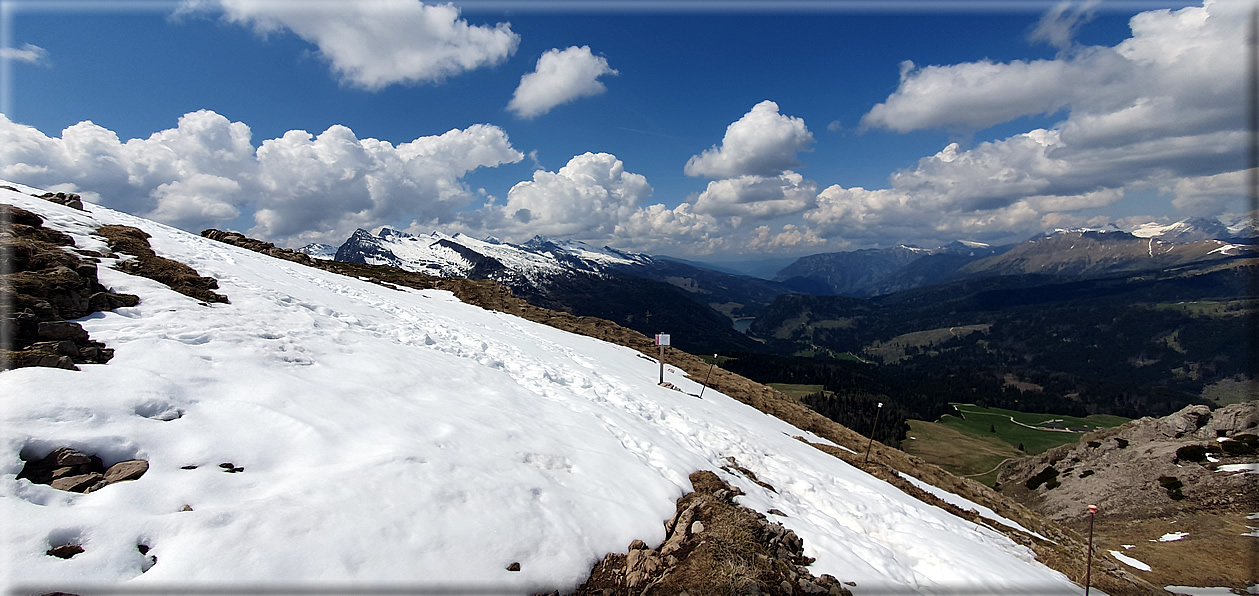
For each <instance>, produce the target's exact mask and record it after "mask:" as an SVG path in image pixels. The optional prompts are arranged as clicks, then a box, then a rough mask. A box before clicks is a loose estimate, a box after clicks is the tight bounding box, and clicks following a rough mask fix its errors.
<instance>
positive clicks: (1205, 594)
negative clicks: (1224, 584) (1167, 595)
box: [1163, 586, 1235, 596]
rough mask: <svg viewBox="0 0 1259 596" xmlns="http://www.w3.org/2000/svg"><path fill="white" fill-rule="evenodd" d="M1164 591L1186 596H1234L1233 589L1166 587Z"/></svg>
mask: <svg viewBox="0 0 1259 596" xmlns="http://www.w3.org/2000/svg"><path fill="white" fill-rule="evenodd" d="M1163 589H1164V590H1167V591H1168V592H1171V593H1173V594H1185V595H1186V596H1233V594H1235V592H1233V589H1232V588H1195V587H1193V586H1164V587H1163Z"/></svg>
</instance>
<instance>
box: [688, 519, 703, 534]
mask: <svg viewBox="0 0 1259 596" xmlns="http://www.w3.org/2000/svg"><path fill="white" fill-rule="evenodd" d="M703 531H704V522H702V521H698V520H697V521H695V522H694V523H692V524H691V533H692V534H699V533H701V532H703Z"/></svg>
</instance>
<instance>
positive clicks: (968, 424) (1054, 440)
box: [936, 403, 1128, 455]
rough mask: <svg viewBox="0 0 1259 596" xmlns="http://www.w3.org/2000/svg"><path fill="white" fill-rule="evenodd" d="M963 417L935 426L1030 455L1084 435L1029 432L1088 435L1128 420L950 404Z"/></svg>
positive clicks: (945, 417) (1102, 416)
mask: <svg viewBox="0 0 1259 596" xmlns="http://www.w3.org/2000/svg"><path fill="white" fill-rule="evenodd" d="M950 405H952V406H953V407H954V408H956V409H957V410H958V412H960V413H961V414H962V416H961V417H958V416H948V415H946V416H941V417H940V420H939V421H937V422H936V423H937V424H940V425H943V426H946V427H948V428H952V429H954V430H957V431H958V432H961V433H964V434H967V435H970V436H978V437H984V436H986V437H992V438H996V439H999V440H1001V441H1004V442H1006V443H1007V444H1009V445H1010V446H1012V447H1016V448H1017V447H1018V446H1019V445H1023V450H1024V451H1025V452H1026V453H1028V454H1029V455H1036V454H1038V453H1044V452H1045V451H1048V450H1050V449H1053V448H1054V447H1057V446H1059V445H1066V444H1069V443H1075V442H1076V441H1079V440H1080V437H1081V436H1083V434H1084V433H1081V432H1069V431H1063V430H1041V429H1038V428H1029V427H1031V426H1041V425H1049V424H1053V425H1056V426H1060V427H1071V428H1083V429H1087V430H1088V431H1093V430H1097V429H1099V428H1107V427H1111V426H1119V425H1120V424H1123V423H1124V422H1127V421H1128V419H1127V418H1121V417H1119V416H1104V415H1098V414H1094V415H1092V416H1086V417H1076V416H1061V415H1057V414H1040V413H1029V412H1016V411H1014V410H1006V409H1002V408H984V407H980V406H975V405H970V404H957V403H955V404H950Z"/></svg>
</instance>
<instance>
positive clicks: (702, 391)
mask: <svg viewBox="0 0 1259 596" xmlns="http://www.w3.org/2000/svg"><path fill="white" fill-rule="evenodd" d="M714 366H717V355H716V354H713V361H712V362H710V363H709V364H708V376H706V377H704V386H703V387H700V388H699V398H700V399H704V390H705V389H708V379H711V378H712V376H713V367H714Z"/></svg>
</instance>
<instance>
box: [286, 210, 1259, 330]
mask: <svg viewBox="0 0 1259 596" xmlns="http://www.w3.org/2000/svg"><path fill="white" fill-rule="evenodd" d="M1247 230H1248V228H1246V227H1245V225H1244V222H1238V223H1237V224H1235V225H1233V226H1228V225H1225V224H1223V223H1221V222H1218V221H1212V220H1205V219H1190V220H1184V221H1180V222H1176V223H1173V224H1154V223H1149V224H1143V225H1140V226H1137V227H1135V228H1133V229H1132V230H1130V231H1123V230H1119V229H1117V228H1111V229H1106V230H1091V229H1090V230H1056V231H1054V232H1052V233H1048V234H1044V235H1041V236H1038V237H1035V238H1032V239H1030V240H1028V241H1026V242H1023V243H1020V244H1016V245H1010V246H989V245H987V244H983V243H980V242H971V241H957V242H953V243H950V244H948V245H945V246H942V247H938V248H932V249H927V248H919V247H915V246H905V245H902V246H895V247H891V248H881V249H864V250H857V251H848V252H834V253H823V254H816V255H810V256H806V257H801V258H799V259H797V260H796V261H795V262H794V263H791V264H790V265H787V266H786V267H784V268H782V269H781V270H780V271H779V272H778V274H777V275H776V276H775V278H774V280H772V281H771V280H766V279H760V278H756V277H750V276H746V275H740V274H737V273H734V272H733V270H732V269H728V268H725V267H719V266H713V265H707V264H705V263H699V262H695V261H687V260H685V259H679V258H676V257H659V256H651V255H647V254H643V253H636V252H630V251H623V250H618V249H615V248H611V247H607V246H604V247H601V248H597V247H594V246H591V245H589V244H587V243H584V242H578V241H572V240H555V239H550V238H545V237H542V236H535V237H533V238H532V239H530V240H529V241H527V242H524V243H522V244H512V243H509V242H503V241H500V240H498V239H496V238H487V239H484V240H481V239H477V238H473V237H471V236H467V235H465V234H454V235H447V234H442V233H439V232H433V233H430V234H426V235H413V234H408V233H405V232H400V231H397V230H393V229H390V228H382V229H381V230H380V231H379V232H378V233H377V234H372V233H370V232H368V231H367V230H362V229H359V230H356V231H355V232H354V233H353V234H352V235H351V236H350V237H349V238H348V239H347V240H346V241H345V242H344V243H343V244H342V245H341V246H339V247H333V246H331V245H328V244H310V245H307V246H305V247H302V248H300V249H298V251H299V252H302V253H305V254H308V255H310V256H312V257H314V258H321V259H335V260H337V261H344V262H351V263H367V264H373V265H391V266H395V267H398V268H401V269H405V270H408V271H416V272H421V273H427V274H429V275H434V276H438V277H465V278H469V279H492V280H495V281H498V282H499V283H502V284H503V285H505V286H507V287H508V288H511V290H512V291H513V292H514V293H516V294H517V295H518V296H521V297H522V298H525V299H527V300H529V301H530V302H533V303H534V304H537V305H539V306H544V307H547V308H553V309H558V310H565V311H568V312H572V313H575V314H580V315H589V316H597V317H600V318H606V319H609V320H612V321H615V322H617V323H619V324H621V325H624V326H626V327H630V328H632V329H635V330H638V331H640V332H643V333H648V334H650V333H655V332H660V331H669V332H670V333H673V334H675V335H676V336H677V337H679V338H680V341H682V344H681V346H685V348H684V349H692V350H696V351H703V352H708V351H716V350H731V349H741V350H742V349H755V348H757V347H758V344H756V343H754V342H753V340H751V339H749V338H748V337H746V336H744V335H743V334H741V333H737V332H735V331H734V329H733V324H734V323H735V322H736V321H738V320H740V319H750V318H752V317H756V316H758V315H760V314H761V313H762V312H763V311H764V310H765V309H766V308H767V307H768V306H769V305H771V304H772V303H774V301H775V300H776V299H777V298H778V297H779V296H782V295H784V294H811V295H821V296H828V295H837V296H853V297H871V296H881V295H888V294H894V293H897V292H903V291H907V290H913V289H916V288H924V287H928V286H934V285H938V284H944V283H950V282H956V281H962V280H968V279H978V278H984V277H992V276H1020V275H1029V274H1034V275H1049V276H1064V277H1070V278H1073V279H1075V278H1084V277H1091V276H1098V275H1109V274H1114V273H1122V272H1135V271H1144V270H1162V269H1166V268H1168V267H1175V266H1180V265H1185V264H1189V263H1198V262H1203V261H1212V260H1224V259H1230V258H1235V257H1238V256H1246V255H1254V254H1256V252H1255V247H1254V246H1250V245H1248V244H1244V243H1243V241H1242V240H1240V239H1239V238H1238V236H1239V235H1240V234H1243V233H1247ZM766 263H769V261H766V262H764V263H760V264H761V265H764V264H766Z"/></svg>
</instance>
